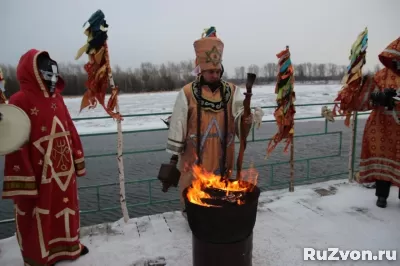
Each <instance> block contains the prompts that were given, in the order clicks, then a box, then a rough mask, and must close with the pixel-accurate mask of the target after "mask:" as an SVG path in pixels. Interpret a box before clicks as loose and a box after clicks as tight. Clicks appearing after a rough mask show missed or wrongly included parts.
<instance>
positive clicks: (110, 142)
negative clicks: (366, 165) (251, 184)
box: [0, 116, 374, 238]
mask: <svg viewBox="0 0 400 266" xmlns="http://www.w3.org/2000/svg"><path fill="white" fill-rule="evenodd" d="M363 117H364V118H366V116H363ZM364 124H365V120H364V119H360V120H359V123H358V130H357V161H356V166H357V165H358V158H359V154H360V147H361V146H360V145H361V141H362V134H363V128H364ZM295 130H296V132H295V134H296V135H303V134H311V133H324V132H325V122H324V121H311V122H296V126H295ZM337 131H342V152H341V154H340V156H337V157H331V158H326V159H319V160H313V161H311V163H310V176H311V177H318V176H323V175H329V174H335V173H341V172H346V171H347V170H348V153H349V144H350V141H351V129H350V128H346V127H345V126H344V124H343V120H342V119H339V120H337V121H336V122H334V123H329V124H328V132H337ZM275 132H276V125H275V124H274V123H266V124H263V125H262V127H261V128H260V129H259V130H256V131H255V139H261V138H270V137H272V136H273V135H274V134H275ZM166 138H167V131H162V132H146V133H135V134H129V135H124V150H125V151H132V150H143V149H158V148H165V142H166ZM339 139H340V135H339V134H326V135H320V136H313V137H300V138H295V143H294V150H295V159H303V158H310V157H318V156H326V155H335V154H337V153H338V151H339ZM82 141H83V145H84V149H85V154H87V155H92V154H99V153H110V152H116V135H108V136H96V137H88V138H82ZM267 145H268V143H267V142H266V141H265V142H256V143H251V142H249V143H248V145H247V149H246V152H245V158H244V162H243V166H244V167H246V166H248V165H249V163H250V162H254V163H255V164H256V165H260V164H266V163H273V162H279V161H288V160H289V154H283V153H282V151H283V144H281V145H278V147H277V148H276V150H275V151H274V153H273V155H272V156H271V157H270V158H269V159H268V160H265V159H264V158H265V151H266V147H267ZM238 147H239V145H237V149H236V150H238ZM169 158H170V155H169V154H167V153H166V152H164V151H163V152H152V153H140V154H134V155H125V156H124V167H125V179H126V181H127V182H128V181H134V180H141V179H148V178H155V177H156V176H157V174H158V170H159V167H160V165H161V163H164V162H169ZM86 165H87V176H85V177H81V178H79V179H78V185H79V186H80V187H82V186H88V185H97V184H109V183H113V185H109V186H105V187H102V188H101V189H100V206H101V208H107V207H115V206H117V207H118V206H119V185H118V182H119V181H118V165H117V162H116V159H115V157H114V156H112V157H100V158H89V159H87V162H86ZM3 170H4V160H3V158H1V160H0V172H1V173H3ZM270 170H271V169H270V167H261V168H259V169H258V171H259V173H260V174H259V180H258V184H259V185H261V186H262V185H266V184H268V182H269V180H270V178H271V172H270ZM306 173H307V172H306V162H298V163H295V178H302V177H305V176H306ZM274 174H275V177H274V178H275V181H278V180H280V181H288V177H289V176H290V166H289V164H281V165H277V166H274ZM341 177H343V178H347V175H342V176H341ZM0 186H2V184H0ZM148 191H149V185H148V183H147V182H144V183H135V184H128V185H127V186H126V198H127V201H128V203H129V204H134V203H141V202H146V201H147V200H148ZM177 191H178V190H177V189H176V188H172V189H170V191H169V192H167V193H163V192H161V186H160V184H159V182H158V180H156V181H154V182H152V183H151V194H152V197H153V201H156V200H165V199H174V198H177V197H178V192H177ZM295 191H296V190H295ZM294 193H296V192H294ZM373 196H374V193H373V192H371V197H373ZM79 197H80V207H81V210H90V209H96V208H97V196H96V190H95V189H85V190H80V193H79ZM179 208H180V206H179V203H178V202H175V203H168V204H157V205H152V206H148V207H144V206H142V207H131V208H129V215H130V217H131V218H132V217H137V216H142V215H147V214H154V213H160V212H166V211H171V210H177V209H179ZM121 216H122V215H121V211H120V208H119V207H118V208H117V209H115V210H111V211H106V212H97V213H90V214H83V215H82V216H81V223H82V225H83V226H86V225H92V224H97V223H103V222H112V221H115V220H118V219H120V218H121ZM8 218H13V207H12V202H11V201H10V200H1V199H0V220H3V219H8ZM14 232H15V228H14V224H13V223H11V224H2V225H1V224H0V238H5V237H9V236H11V235H13V234H14Z"/></svg>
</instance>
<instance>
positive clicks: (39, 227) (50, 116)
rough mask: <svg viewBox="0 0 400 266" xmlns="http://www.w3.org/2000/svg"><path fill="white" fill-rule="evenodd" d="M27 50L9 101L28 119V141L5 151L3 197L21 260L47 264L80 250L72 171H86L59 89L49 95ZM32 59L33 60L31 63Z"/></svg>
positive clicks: (73, 256)
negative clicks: (10, 213) (11, 210)
mask: <svg viewBox="0 0 400 266" xmlns="http://www.w3.org/2000/svg"><path fill="white" fill-rule="evenodd" d="M40 53H42V52H39V51H37V50H30V51H28V52H27V53H26V54H24V55H23V56H22V57H21V59H20V61H19V64H18V68H17V78H18V81H19V83H20V91H18V92H17V93H15V94H14V95H13V96H11V98H10V101H9V103H10V104H14V105H16V106H18V107H20V108H22V109H23V110H24V111H25V112H26V113H27V114H28V116H29V118H30V120H31V135H30V140H29V143H27V144H25V145H24V146H23V147H22V148H20V149H19V150H18V151H16V152H14V153H11V154H8V155H6V156H5V168H4V185H3V193H2V198H3V199H12V200H13V202H14V207H15V224H16V231H17V239H18V243H19V245H20V249H21V252H22V256H23V260H24V262H25V265H32V266H33V265H35V266H36V265H51V264H53V263H55V262H57V261H60V260H73V259H76V258H77V257H79V256H80V252H81V249H82V248H83V246H82V245H81V244H80V241H79V224H80V221H79V204H78V190H77V182H76V177H77V176H83V175H85V173H86V171H85V162H84V155H83V149H82V144H81V141H80V139H79V136H78V133H77V131H76V128H75V126H74V124H73V122H72V120H71V117H70V114H69V112H68V109H67V107H66V105H65V103H64V100H63V98H62V96H61V94H60V92H61V91H62V89H63V88H64V81H63V80H62V79H61V78H59V81H58V83H57V86H56V92H55V93H54V94H53V95H49V93H48V91H47V89H46V88H45V86H44V84H43V82H42V80H41V78H40V76H39V71H38V68H37V64H36V58H37V56H38V55H39V54H40ZM34 62H35V63H34Z"/></svg>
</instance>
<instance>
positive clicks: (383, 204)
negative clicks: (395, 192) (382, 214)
mask: <svg viewBox="0 0 400 266" xmlns="http://www.w3.org/2000/svg"><path fill="white" fill-rule="evenodd" d="M386 205H387V201H386V198H384V197H378V200H377V201H376V206H378V207H380V208H386Z"/></svg>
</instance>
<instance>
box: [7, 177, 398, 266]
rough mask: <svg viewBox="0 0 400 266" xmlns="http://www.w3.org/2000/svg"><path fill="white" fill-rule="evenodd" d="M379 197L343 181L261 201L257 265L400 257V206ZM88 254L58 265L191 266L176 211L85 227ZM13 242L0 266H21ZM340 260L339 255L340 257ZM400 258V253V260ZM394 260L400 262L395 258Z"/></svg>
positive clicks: (183, 225)
mask: <svg viewBox="0 0 400 266" xmlns="http://www.w3.org/2000/svg"><path fill="white" fill-rule="evenodd" d="M374 194H375V191H374V190H373V189H366V188H363V187H361V186H359V185H357V184H349V183H347V182H344V181H329V182H324V183H319V184H313V185H307V186H301V187H296V188H295V192H294V193H290V192H287V190H279V191H270V192H265V193H263V194H262V195H261V196H260V202H259V211H258V214H257V223H256V226H255V228H254V248H253V265H254V266H266V265H269V266H291V265H295V266H301V265H338V264H337V262H336V263H335V264H334V262H329V261H320V262H317V261H314V262H310V261H303V248H304V247H314V248H317V249H320V250H325V249H327V248H329V247H337V248H339V249H341V250H371V251H372V252H374V254H377V253H378V251H379V250H393V249H399V250H397V253H399V251H400V230H399V221H400V200H399V199H398V198H397V195H398V191H397V188H392V190H391V195H390V197H389V199H388V207H387V208H386V209H380V208H378V207H376V206H375V195H374ZM82 234H83V238H82V242H83V243H84V244H85V245H87V246H88V247H89V249H90V253H89V254H88V255H86V256H84V257H82V258H80V259H79V260H77V261H76V262H72V263H60V264H57V265H75V266H89V265H93V266H103V265H104V266H106V265H107V266H109V265H114V266H133V265H135V266H147V265H151V264H146V263H145V261H146V260H148V259H152V258H156V257H159V256H161V257H165V258H166V262H167V264H166V265H167V266H190V265H192V251H191V233H190V229H189V227H188V225H187V223H186V220H185V219H184V218H183V217H182V215H181V214H180V213H179V212H169V213H163V214H157V215H152V216H144V217H140V218H137V219H132V220H130V221H129V224H126V225H125V224H123V222H122V221H118V222H115V223H113V224H111V225H99V226H96V227H92V228H82ZM19 256H20V253H19V249H18V245H17V242H16V239H15V237H12V238H8V239H4V240H0V265H5V266H20V265H23V264H22V261H21V259H20V258H19ZM337 256H338V255H337ZM397 257H399V254H397ZM397 260H400V258H398V259H397ZM339 264H340V265H399V262H398V261H386V260H385V261H375V262H367V261H358V262H356V261H352V260H351V259H348V260H347V261H342V262H340V263H339Z"/></svg>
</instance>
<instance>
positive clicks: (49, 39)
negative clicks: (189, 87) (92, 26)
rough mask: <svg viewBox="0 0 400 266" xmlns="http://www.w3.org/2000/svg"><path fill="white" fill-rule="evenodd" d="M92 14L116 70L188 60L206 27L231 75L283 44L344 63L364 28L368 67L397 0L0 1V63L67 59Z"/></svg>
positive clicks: (387, 34) (296, 54)
mask: <svg viewBox="0 0 400 266" xmlns="http://www.w3.org/2000/svg"><path fill="white" fill-rule="evenodd" d="M97 9H102V10H103V12H104V13H105V15H106V20H107V23H108V24H109V25H110V28H109V49H110V56H111V63H112V65H115V64H118V65H120V66H121V67H122V68H127V67H137V66H139V65H140V63H141V62H144V61H149V62H152V63H156V64H159V63H163V62H167V61H174V62H179V61H180V60H186V59H193V60H194V51H193V42H194V41H195V40H196V39H198V38H199V37H200V36H201V33H202V31H203V29H204V28H206V27H209V26H215V27H216V28H217V34H218V35H219V36H220V38H221V39H222V40H223V41H224V43H225V50H224V57H223V60H224V66H225V67H226V69H227V71H228V74H230V75H233V74H234V68H235V67H237V66H241V65H244V66H246V67H247V66H249V65H250V64H253V63H254V64H258V65H260V66H262V65H264V64H265V63H266V62H277V59H276V56H275V55H276V53H278V52H279V51H281V50H282V49H284V48H285V45H287V44H288V45H290V48H291V52H292V61H293V63H302V62H307V61H309V62H313V63H328V62H332V63H336V64H344V65H347V64H348V62H349V61H348V56H349V51H350V47H351V45H352V43H353V42H354V41H355V39H356V37H357V35H358V34H359V33H360V32H361V31H362V30H364V28H365V27H368V30H369V47H368V54H367V67H368V68H371V69H372V68H373V66H374V65H375V64H376V63H378V62H379V61H378V54H379V53H380V52H381V51H382V50H383V49H385V47H386V46H387V45H388V44H389V43H390V42H391V41H393V40H394V39H396V38H397V37H399V36H400V26H399V25H400V24H399V22H400V17H399V10H400V0H301V1H300V0H283V1H282V0H280V1H278V0H274V1H269V0H247V1H243V0H242V1H239V0H230V1H229V0H203V1H199V0H197V1H193V0H141V1H138V0H130V1H129V0H97V1H89V0H84V1H78V0H65V1H56V0H34V1H32V0H0V25H1V27H0V29H1V30H0V48H1V49H0V63H3V64H17V63H18V60H19V58H20V56H21V55H22V54H23V53H24V52H26V51H27V50H28V49H30V48H36V49H39V50H47V51H49V52H50V55H51V56H52V57H53V58H54V59H55V60H56V61H58V62H73V61H74V57H75V54H76V52H77V50H78V49H79V48H80V47H81V46H82V45H83V44H84V43H85V40H86V36H85V35H84V34H83V31H82V25H83V23H84V22H85V21H86V20H87V19H88V18H89V16H90V15H91V14H92V13H93V12H95V11H96V10H97ZM86 59H87V58H86V56H83V57H82V58H81V59H80V60H79V62H85V61H86Z"/></svg>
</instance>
